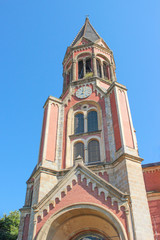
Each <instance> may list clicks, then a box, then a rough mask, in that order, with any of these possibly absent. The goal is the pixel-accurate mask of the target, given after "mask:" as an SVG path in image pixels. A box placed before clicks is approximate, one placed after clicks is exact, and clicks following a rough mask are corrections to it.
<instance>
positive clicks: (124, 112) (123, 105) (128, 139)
mask: <svg viewBox="0 0 160 240" xmlns="http://www.w3.org/2000/svg"><path fill="white" fill-rule="evenodd" d="M118 97H119V102H120V110H121V117H122V124H123V130H124V137H125V144H126V146H127V147H130V148H134V143H133V136H132V131H131V123H130V119H129V114H128V108H127V102H126V96H125V92H124V91H122V90H118Z"/></svg>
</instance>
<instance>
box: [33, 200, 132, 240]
mask: <svg viewBox="0 0 160 240" xmlns="http://www.w3.org/2000/svg"><path fill="white" fill-rule="evenodd" d="M86 231H87V232H90V233H94V234H95V233H96V234H100V235H101V236H104V237H105V239H104V240H108V239H111V237H113V236H114V237H116V238H115V239H116V240H128V238H127V234H126V230H125V228H124V226H123V224H122V223H121V221H120V220H119V219H118V218H117V216H115V215H114V214H113V213H112V212H111V211H110V210H108V209H106V208H103V207H100V206H99V205H92V204H83V203H82V204H75V205H72V206H68V207H66V208H64V209H62V210H60V211H59V212H57V213H56V214H54V215H52V216H51V217H50V218H49V219H48V220H47V221H46V223H45V224H44V225H43V227H42V228H41V230H40V232H39V234H38V236H37V238H36V240H41V239H43V240H59V239H63V240H74V239H76V236H79V234H82V235H83V234H84V233H85V232H86Z"/></svg>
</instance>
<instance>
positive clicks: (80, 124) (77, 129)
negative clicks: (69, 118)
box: [74, 113, 84, 134]
mask: <svg viewBox="0 0 160 240" xmlns="http://www.w3.org/2000/svg"><path fill="white" fill-rule="evenodd" d="M83 132H84V116H83V114H82V113H78V114H76V115H75V117H74V133H75V134H78V133H83Z"/></svg>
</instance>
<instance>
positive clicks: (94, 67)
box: [92, 54, 97, 77]
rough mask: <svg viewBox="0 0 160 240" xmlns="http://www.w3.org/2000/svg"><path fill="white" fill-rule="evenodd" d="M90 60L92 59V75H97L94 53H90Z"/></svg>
mask: <svg viewBox="0 0 160 240" xmlns="http://www.w3.org/2000/svg"><path fill="white" fill-rule="evenodd" d="M92 61H93V76H94V77H97V64H96V56H95V54H93V55H92Z"/></svg>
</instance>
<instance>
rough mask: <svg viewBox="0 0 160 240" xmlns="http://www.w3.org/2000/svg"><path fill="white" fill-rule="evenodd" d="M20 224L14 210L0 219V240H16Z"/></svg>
mask: <svg viewBox="0 0 160 240" xmlns="http://www.w3.org/2000/svg"><path fill="white" fill-rule="evenodd" d="M19 222H20V214H19V211H17V210H15V211H14V212H10V213H9V215H8V216H7V215H6V214H4V215H3V217H2V218H0V240H16V239H17V237H18V227H19Z"/></svg>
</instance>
